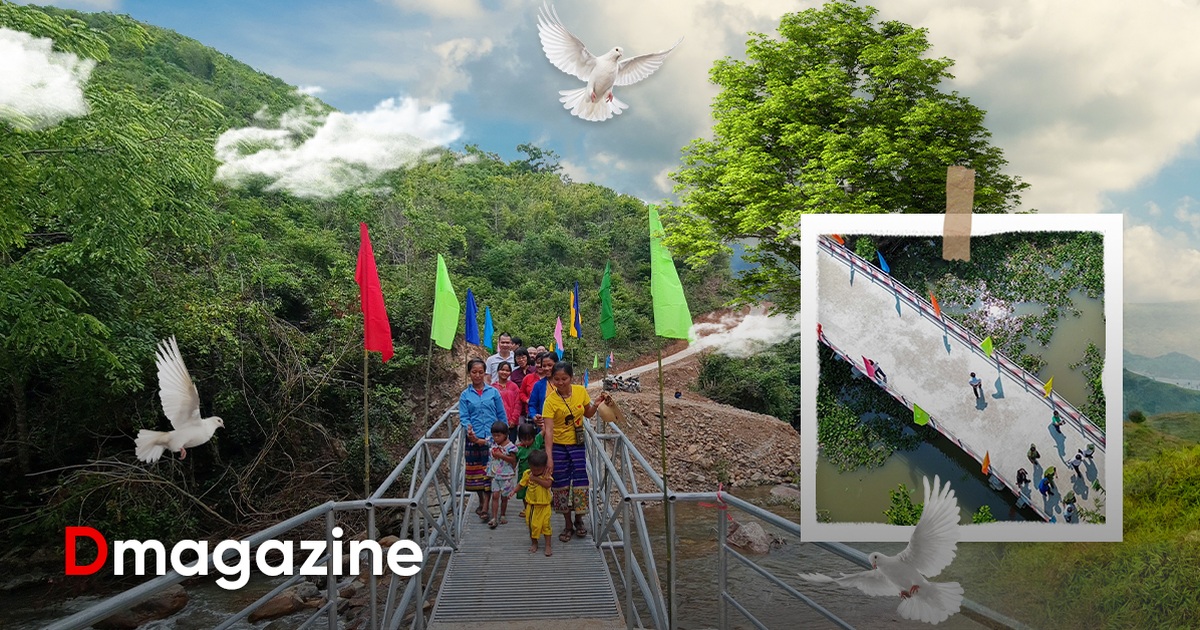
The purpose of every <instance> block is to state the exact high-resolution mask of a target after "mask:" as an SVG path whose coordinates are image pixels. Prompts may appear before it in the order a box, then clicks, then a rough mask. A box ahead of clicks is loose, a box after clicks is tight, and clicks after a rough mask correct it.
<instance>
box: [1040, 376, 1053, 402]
mask: <svg viewBox="0 0 1200 630" xmlns="http://www.w3.org/2000/svg"><path fill="white" fill-rule="evenodd" d="M1052 389H1054V377H1053V376H1051V377H1050V380H1048V381H1046V387H1045V390H1046V395H1045V396H1042V398H1049V397H1050V390H1052Z"/></svg>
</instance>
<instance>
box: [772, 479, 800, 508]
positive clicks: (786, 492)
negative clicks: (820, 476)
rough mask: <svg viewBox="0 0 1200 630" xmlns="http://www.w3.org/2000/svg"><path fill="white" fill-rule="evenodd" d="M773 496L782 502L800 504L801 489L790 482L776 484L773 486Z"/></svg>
mask: <svg viewBox="0 0 1200 630" xmlns="http://www.w3.org/2000/svg"><path fill="white" fill-rule="evenodd" d="M771 498H773V499H776V500H778V501H780V502H782V503H795V504H796V505H799V504H800V489H799V488H797V487H796V486H793V485H790V484H784V485H781V486H775V487H774V488H771Z"/></svg>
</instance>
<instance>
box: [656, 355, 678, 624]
mask: <svg viewBox="0 0 1200 630" xmlns="http://www.w3.org/2000/svg"><path fill="white" fill-rule="evenodd" d="M655 339H656V341H657V344H656V345H657V346H658V434H659V443H660V445H661V447H662V479H663V514H664V515H665V516H666V519H665V520H666V527H667V627H668V628H674V627H675V536H674V533H675V528H674V527H673V523H672V521H673V520H674V519H673V518H672V512H673V510H672V509H671V497H670V495H669V494H668V492H667V487H668V486H667V411H666V402H665V401H664V399H663V367H662V339H660V338H658V337H655Z"/></svg>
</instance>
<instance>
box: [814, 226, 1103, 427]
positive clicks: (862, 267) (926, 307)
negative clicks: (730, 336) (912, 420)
mask: <svg viewBox="0 0 1200 630" xmlns="http://www.w3.org/2000/svg"><path fill="white" fill-rule="evenodd" d="M817 244H818V246H819V247H820V249H821V251H824V252H826V253H828V254H830V255H832V256H833V257H834V258H835V259H836V260H839V261H840V262H842V263H844V264H846V265H847V266H849V267H850V269H851V271H854V270H857V271H860V272H862V273H864V274H866V276H867V277H868V278H870V279H871V282H873V283H875V284H877V285H879V286H881V287H885V288H887V289H889V290H890V291H892V292H893V293H894V294H896V296H897V297H899V298H901V299H903V300H904V301H905V302H907V303H908V305H909V306H911V307H912V308H913V309H914V310H916V311H917V313H918V314H920V315H921V316H922V317H924V318H925V319H928V320H929V321H931V322H933V323H935V324H938V325H940V326H942V327H943V328H944V329H945V330H946V332H947V333H948V334H952V335H954V337H955V338H957V339H958V340H959V341H962V342H963V343H964V344H966V345H967V347H969V348H971V350H972V351H973V352H975V354H977V355H979V356H981V357H983V358H985V359H987V360H988V361H995V362H996V364H997V365H998V366H1000V368H1002V369H1003V370H1004V371H1006V372H1008V374H1009V376H1011V377H1012V378H1013V380H1016V381H1019V382H1021V383H1022V384H1023V385H1024V386H1025V388H1026V390H1028V389H1029V388H1030V387H1031V386H1032V387H1033V388H1036V389H1039V390H1045V388H1046V384H1045V383H1044V382H1042V380H1041V379H1039V378H1038V377H1036V376H1034V375H1033V374H1030V373H1029V372H1027V371H1026V370H1025V369H1024V368H1022V367H1020V366H1019V365H1017V364H1016V362H1014V361H1013V360H1012V359H1010V358H1008V357H1007V356H1005V355H1004V353H1002V352H1000V351H999V350H993V351H992V356H991V357H989V356H987V353H985V352H984V351H983V348H981V347H980V346H979V344H980V343H982V342H983V340H982V339H980V338H979V337H977V336H976V335H975V334H974V333H972V332H971V331H969V330H967V329H966V328H964V327H963V326H962V325H961V324H959V323H958V322H956V321H954V320H953V319H951V318H949V317H946V316H945V315H942V316H938V314H937V312H936V311H935V310H934V308H933V304H931V303H930V302H929V301H927V300H926V299H925V298H923V297H921V296H919V295H917V294H916V293H915V292H913V290H912V289H909V288H908V287H907V286H905V285H904V284H903V283H900V282H896V280H895V278H893V277H892V276H891V275H890V274H887V273H884V271H883V270H882V269H879V268H878V267H876V266H875V265H873V264H871V263H870V262H868V261H867V260H866V259H865V258H863V257H861V256H859V255H858V254H855V253H854V252H852V251H850V250H849V249H847V248H846V247H845V246H843V245H838V244H837V243H836V242H835V241H833V239H831V238H829V237H828V236H825V235H821V236H818V237H817ZM827 345H828V344H827ZM1042 401H1043V402H1044V403H1046V405H1047V406H1049V407H1050V409H1051V410H1054V409H1060V410H1062V411H1063V417H1064V418H1066V419H1067V421H1069V422H1071V423H1072V424H1074V425H1075V426H1076V427H1078V428H1079V429H1080V430H1081V431H1083V432H1084V433H1085V434H1087V435H1089V436H1091V438H1092V439H1094V440H1096V441H1097V442H1098V444H1099V445H1100V447H1101V448H1103V447H1104V446H1106V440H1105V434H1104V431H1103V430H1102V429H1100V427H1099V426H1097V425H1096V424H1095V423H1094V422H1092V421H1091V420H1090V419H1089V418H1088V417H1087V416H1085V415H1084V414H1083V412H1082V411H1079V410H1078V409H1076V408H1075V406H1074V405H1072V404H1071V402H1070V401H1069V400H1067V399H1066V398H1063V397H1062V396H1061V395H1059V394H1058V392H1055V391H1051V392H1050V395H1049V396H1045V397H1043V398H1042Z"/></svg>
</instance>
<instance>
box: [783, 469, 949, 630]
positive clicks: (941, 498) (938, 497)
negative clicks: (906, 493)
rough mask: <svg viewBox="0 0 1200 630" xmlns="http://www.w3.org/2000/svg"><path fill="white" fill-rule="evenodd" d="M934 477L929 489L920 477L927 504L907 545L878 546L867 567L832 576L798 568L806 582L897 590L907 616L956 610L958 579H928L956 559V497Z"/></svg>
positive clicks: (941, 615) (934, 616)
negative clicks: (892, 551) (892, 549)
mask: <svg viewBox="0 0 1200 630" xmlns="http://www.w3.org/2000/svg"><path fill="white" fill-rule="evenodd" d="M939 481H940V480H939V479H938V478H937V477H934V478H933V493H932V494H931V493H930V492H929V478H928V477H926V478H925V479H924V485H925V508H924V510H923V511H922V513H921V520H920V521H918V522H917V527H916V529H915V530H914V531H913V535H912V539H910V540H909V541H908V547H906V548H905V549H904V551H902V552H900V554H899V555H897V556H895V557H892V556H885V555H883V554H881V553H879V552H875V553H872V554H871V555H870V556H868V557H869V558H870V559H871V566H872V567H873V568H872V569H871V570H870V571H863V572H861V573H854V574H846V573H843V574H842V576H841V577H836V578H832V577H829V576H827V575H821V574H818V573H802V574H800V577H802V578H804V579H805V580H808V581H810V582H837V583H838V584H841V585H842V586H853V587H857V588H858V589H860V590H861V591H862V592H864V593H866V594H867V595H876V596H884V595H894V594H896V593H899V594H900V599H901V601H900V608H899V613H900V616H901V617H904V618H905V619H913V620H917V621H924V622H927V623H931V624H938V623H941V622H942V621H945V620H946V619H947V618H948V617H950V615H953V614H955V613H957V612H958V611H959V608H960V607H961V605H962V598H963V589H962V586H960V585H959V584H958V582H930V581H928V580H926V579H925V578H930V577H934V576H936V575H937V574H939V573H941V572H942V569H945V568H946V567H947V566H949V565H950V563H951V562H952V561H953V560H954V553H955V547H957V545H958V520H959V515H958V501H957V500H955V498H954V491H953V490H951V489H950V484H949V483H947V484H946V485H945V486H942V487H939Z"/></svg>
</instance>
